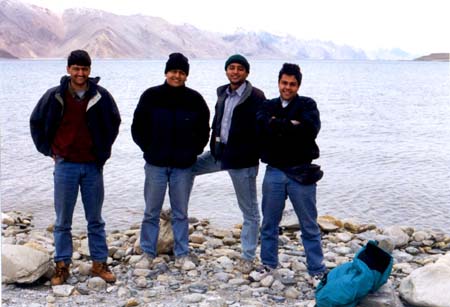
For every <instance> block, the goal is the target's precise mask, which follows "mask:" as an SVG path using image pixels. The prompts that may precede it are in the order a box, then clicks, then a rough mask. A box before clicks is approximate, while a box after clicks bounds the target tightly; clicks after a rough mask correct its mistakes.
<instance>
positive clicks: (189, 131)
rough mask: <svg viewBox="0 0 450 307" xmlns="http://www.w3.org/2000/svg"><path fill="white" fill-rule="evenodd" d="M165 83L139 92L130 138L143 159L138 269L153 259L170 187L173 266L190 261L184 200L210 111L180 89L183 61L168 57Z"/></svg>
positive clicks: (182, 86) (186, 65)
mask: <svg viewBox="0 0 450 307" xmlns="http://www.w3.org/2000/svg"><path fill="white" fill-rule="evenodd" d="M164 73H165V76H166V80H165V82H164V84H162V85H159V86H155V87H151V88H149V89H147V90H146V91H144V93H143V94H142V95H141V97H140V99H139V103H138V105H137V107H136V110H135V112H134V118H133V123H132V126H131V133H132V136H133V140H134V142H135V143H136V144H137V145H138V146H139V147H140V148H141V150H142V151H143V153H144V159H145V162H146V163H145V184H144V196H145V212H144V219H143V221H142V227H141V241H140V243H141V248H142V250H143V252H144V254H143V257H142V259H141V260H140V264H139V265H140V267H141V268H142V267H147V268H150V267H151V266H152V262H153V259H154V258H155V257H156V255H157V249H156V247H157V243H158V234H159V216H160V212H161V208H162V206H163V202H164V196H165V194H166V189H167V187H169V197H170V206H171V208H172V229H173V236H174V241H175V244H174V250H173V252H174V254H175V257H176V259H175V266H177V267H181V266H182V265H183V263H184V262H185V261H186V259H188V256H189V224H188V201H189V195H190V191H191V188H192V183H193V176H192V170H191V169H192V165H193V164H194V163H195V162H196V159H197V155H199V154H201V153H202V151H203V148H204V147H205V145H206V144H207V143H208V139H209V129H210V128H209V109H208V106H207V105H206V102H205V100H204V99H203V97H202V96H201V95H200V94H199V93H198V92H196V91H194V90H192V89H190V88H188V87H186V86H185V82H186V79H187V76H188V74H189V62H188V59H187V58H186V57H185V56H184V55H183V54H181V53H172V54H171V55H170V56H169V59H168V61H167V63H166V68H165V70H164Z"/></svg>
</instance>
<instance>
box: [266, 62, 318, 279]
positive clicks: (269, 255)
mask: <svg viewBox="0 0 450 307" xmlns="http://www.w3.org/2000/svg"><path fill="white" fill-rule="evenodd" d="M301 80H302V74H301V72H300V67H299V66H298V65H296V64H287V63H286V64H284V65H283V67H282V69H281V70H280V72H279V76H278V88H279V91H280V97H278V98H275V99H272V100H267V101H265V102H264V104H263V106H262V108H261V109H260V110H259V111H258V123H259V125H260V128H261V129H260V132H261V135H260V138H261V140H262V142H263V145H262V158H261V160H262V161H263V162H265V163H267V164H268V165H267V168H266V173H265V176H264V181H263V199H262V213H263V222H262V226H261V261H262V263H263V265H264V266H265V269H266V270H267V271H271V270H272V269H275V268H276V267H277V265H278V226H279V223H280V221H281V218H282V215H283V210H284V206H285V201H286V198H287V197H288V196H289V199H290V200H291V202H292V205H293V207H294V211H295V213H296V215H297V217H298V219H299V223H300V228H301V237H302V242H303V246H304V248H305V254H306V261H307V269H308V272H309V274H310V275H311V276H316V277H317V276H319V277H320V276H321V275H322V274H323V273H324V272H325V270H326V268H325V266H324V264H323V253H322V247H321V239H320V229H319V226H318V224H317V208H316V181H317V180H319V179H320V178H321V176H322V174H323V173H322V171H320V168H319V166H318V165H313V164H311V162H312V160H313V159H317V158H318V157H319V148H318V146H317V144H316V141H315V139H316V137H317V134H318V133H319V130H320V116H319V110H318V109H317V105H316V103H315V101H314V100H313V99H311V98H309V97H304V96H299V95H298V94H297V92H298V90H299V88H300V84H301Z"/></svg>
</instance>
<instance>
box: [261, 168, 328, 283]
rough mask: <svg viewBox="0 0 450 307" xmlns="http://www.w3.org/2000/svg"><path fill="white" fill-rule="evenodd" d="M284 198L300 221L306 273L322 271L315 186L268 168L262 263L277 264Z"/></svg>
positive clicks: (264, 182)
mask: <svg viewBox="0 0 450 307" xmlns="http://www.w3.org/2000/svg"><path fill="white" fill-rule="evenodd" d="M287 196H289V199H290V200H291V202H292V205H293V207H294V211H295V214H296V215H297V218H298V220H299V222H300V230H301V238H302V242H303V246H304V248H305V254H306V263H307V268H308V272H309V274H311V275H314V274H317V273H320V272H323V271H325V270H326V267H325V265H324V264H323V252H322V246H321V240H320V228H319V225H318V224H317V208H316V184H311V185H302V184H300V183H298V182H297V181H295V180H293V179H290V178H289V177H287V176H286V175H285V173H284V172H282V171H281V170H279V169H277V168H274V167H271V166H269V165H268V166H267V168H266V174H265V176H264V181H263V199H262V212H263V222H262V226H261V261H262V263H263V264H265V265H268V266H270V267H272V268H275V267H277V265H278V227H279V224H280V221H281V218H282V215H283V210H284V207H285V203H286V198H287Z"/></svg>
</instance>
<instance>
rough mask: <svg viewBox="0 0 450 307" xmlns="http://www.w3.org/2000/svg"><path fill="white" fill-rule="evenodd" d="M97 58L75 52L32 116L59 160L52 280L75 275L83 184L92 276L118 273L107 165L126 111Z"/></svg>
mask: <svg viewBox="0 0 450 307" xmlns="http://www.w3.org/2000/svg"><path fill="white" fill-rule="evenodd" d="M90 71H91V59H90V57H89V54H88V53H87V52H86V51H84V50H75V51H72V52H71V53H70V55H69V57H68V60H67V73H68V74H69V76H64V77H63V78H62V79H61V84H60V85H59V86H56V87H53V88H51V89H49V90H48V91H47V92H46V93H45V94H44V96H42V98H41V99H40V100H39V102H38V104H37V105H36V107H35V109H34V111H33V113H32V114H31V118H30V128H31V135H32V137H33V141H34V144H35V145H36V148H37V149H38V151H39V152H41V153H42V154H44V155H46V156H50V157H52V158H53V160H54V161H55V171H54V184H55V211H56V222H55V229H54V237H55V262H56V273H55V275H54V276H53V277H52V279H51V283H52V285H61V284H63V283H64V282H65V281H66V280H67V278H68V277H69V275H70V273H69V267H70V263H71V259H72V234H71V229H72V216H73V211H74V208H75V204H76V201H77V197H78V189H80V190H81V196H82V200H83V205H84V211H85V215H86V219H87V222H88V226H87V227H88V239H89V251H90V255H91V258H92V260H93V263H92V270H91V273H92V275H95V276H100V277H101V278H103V279H104V280H106V281H107V282H114V281H115V280H116V277H115V276H114V274H113V273H112V272H111V271H110V270H109V268H108V266H107V265H106V260H107V258H108V247H107V245H106V234H105V222H104V221H103V219H102V216H101V211H102V205H103V196H104V188H103V165H104V164H105V162H106V160H107V159H108V158H109V157H110V156H111V147H112V145H113V143H114V141H115V139H116V137H117V134H118V132H119V125H120V115H119V110H118V109H117V105H116V103H115V102H114V99H113V97H112V96H111V94H110V93H109V92H108V91H107V90H106V89H104V88H103V87H101V86H99V85H97V82H98V80H99V79H100V78H96V79H91V78H89V74H90Z"/></svg>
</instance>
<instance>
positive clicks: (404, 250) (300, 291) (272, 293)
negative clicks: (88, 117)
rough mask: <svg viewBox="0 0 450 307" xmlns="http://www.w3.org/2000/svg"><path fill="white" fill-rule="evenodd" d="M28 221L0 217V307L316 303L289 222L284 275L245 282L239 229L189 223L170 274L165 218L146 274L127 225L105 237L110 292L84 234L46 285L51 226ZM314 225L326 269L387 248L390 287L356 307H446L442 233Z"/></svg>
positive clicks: (448, 275)
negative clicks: (184, 255)
mask: <svg viewBox="0 0 450 307" xmlns="http://www.w3.org/2000/svg"><path fill="white" fill-rule="evenodd" d="M26 221H28V222H26ZM31 221H32V216H30V215H24V214H21V213H17V212H16V213H14V212H13V213H7V214H6V215H4V214H2V224H3V230H2V282H3V285H2V305H3V306H34V307H37V306H48V307H53V306H108V307H112V306H161V307H162V306H171V307H172V306H199V307H222V306H223V307H226V306H231V307H244V306H299V307H301V306H305V307H306V306H307V307H313V306H314V305H315V302H314V288H313V287H312V285H311V284H310V283H309V282H308V278H307V272H306V265H305V264H306V259H305V254H304V250H303V246H302V245H301V243H299V238H300V235H299V230H298V229H299V227H298V224H296V223H295V222H292V223H289V222H285V223H283V224H282V226H281V229H280V231H281V232H282V234H281V235H280V238H279V243H280V250H279V260H280V267H279V268H278V269H277V270H276V272H275V273H274V274H271V275H264V274H261V273H259V272H258V271H252V272H250V273H249V274H243V273H241V272H240V271H239V270H238V267H237V266H238V263H239V262H238V260H239V256H240V240H239V238H240V232H241V226H240V225H236V226H235V227H234V228H232V229H217V228H214V227H212V226H211V225H210V224H209V222H208V221H207V220H202V221H198V220H196V219H191V221H190V222H191V223H190V248H191V252H192V257H191V261H186V262H185V263H184V264H183V266H182V267H181V268H178V267H176V266H175V261H174V257H173V255H171V254H170V249H171V246H172V245H173V237H171V236H172V233H171V231H170V218H169V217H167V216H166V217H164V218H163V219H161V227H162V229H161V232H160V242H161V243H160V246H159V248H158V250H159V252H160V254H159V256H158V257H157V258H156V259H155V261H154V264H153V267H152V269H148V267H146V266H143V265H141V263H140V262H141V256H140V254H141V250H140V248H139V232H140V229H139V225H133V226H132V227H130V229H127V230H124V231H119V230H117V231H113V232H111V233H109V234H108V238H107V239H108V246H109V256H110V257H109V258H108V262H109V264H110V265H111V268H112V270H113V271H114V273H115V274H116V276H117V282H116V283H115V284H112V285H110V284H106V283H105V282H104V281H103V280H102V279H100V278H97V277H91V276H90V274H89V270H90V260H89V251H88V248H87V236H86V234H84V233H80V234H76V235H74V237H73V244H74V251H75V252H74V254H73V265H72V267H71V277H70V278H69V280H68V282H67V284H66V285H62V286H54V287H51V286H50V283H49V281H48V278H49V276H51V274H52V266H53V264H52V263H51V261H50V259H51V257H52V254H53V253H54V246H53V235H52V233H51V231H49V230H51V228H49V229H48V230H34V229H33V228H32V224H31ZM319 224H320V226H321V229H322V231H323V249H324V254H325V261H326V265H327V267H328V268H330V269H332V268H334V267H336V266H338V265H339V264H341V263H344V262H347V261H350V260H351V259H352V257H353V256H354V254H355V252H357V251H358V250H359V249H360V248H361V247H362V246H363V245H365V243H366V242H367V241H368V240H378V241H379V242H382V244H384V245H385V246H386V247H387V248H392V249H393V253H392V254H393V256H394V258H395V265H394V269H393V272H392V274H391V277H390V281H389V282H388V283H387V284H386V285H385V286H383V287H382V288H381V289H380V290H379V291H378V292H377V293H375V294H372V295H369V296H368V297H366V298H365V299H364V300H363V301H362V302H361V303H360V306H361V307H375V306H379V307H384V306H385V307H387V306H391V307H392V306H394V307H395V306H397V307H399V306H405V305H406V306H432V307H434V306H435V307H444V306H450V305H449V302H450V285H449V283H448V280H450V253H448V254H447V255H445V253H446V252H448V251H449V250H450V237H449V236H448V235H447V234H445V233H441V232H438V231H421V230H415V229H413V228H411V227H399V226H392V227H388V228H386V229H381V228H378V227H376V225H372V224H361V223H357V222H355V221H352V220H338V219H336V218H334V217H332V216H323V217H320V219H319ZM35 253H36V254H35ZM31 255H33V256H31ZM35 255H36V256H35ZM42 255H44V256H45V257H44V256H42ZM444 255H445V256H444ZM13 260H14V261H13ZM17 272H21V274H17ZM22 273H23V274H22ZM25 273H26V274H25ZM26 283H28V284H26ZM400 298H401V299H400ZM408 304H411V305H408Z"/></svg>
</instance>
